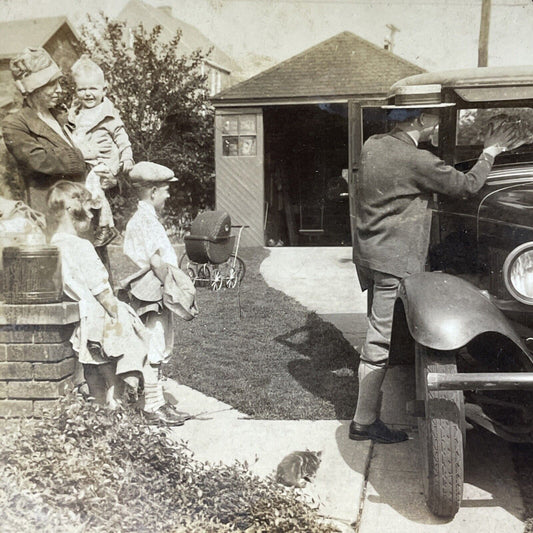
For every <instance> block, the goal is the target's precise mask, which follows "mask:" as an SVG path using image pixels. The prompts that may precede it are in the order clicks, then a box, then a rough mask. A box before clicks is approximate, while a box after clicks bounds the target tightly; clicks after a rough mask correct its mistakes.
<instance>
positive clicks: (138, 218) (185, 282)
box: [124, 161, 197, 367]
mask: <svg viewBox="0 0 533 533" xmlns="http://www.w3.org/2000/svg"><path fill="white" fill-rule="evenodd" d="M129 177H130V181H131V183H132V185H133V187H134V188H135V189H136V191H137V195H138V198H139V204H138V207H137V211H136V212H135V214H134V215H133V216H132V217H131V219H130V221H129V222H128V224H127V226H126V232H125V236H124V253H125V254H126V255H127V256H128V257H129V258H130V259H131V260H132V261H133V262H134V263H135V264H136V265H137V266H138V267H139V269H140V270H139V272H138V273H137V274H134V276H133V277H130V278H129V279H128V280H127V281H128V284H129V293H130V297H131V300H132V302H131V303H132V305H133V307H134V309H135V310H136V311H137V314H138V315H139V316H140V317H141V319H142V321H143V322H144V323H145V325H146V327H147V328H148V330H149V331H150V336H151V339H150V348H149V353H148V358H149V360H150V363H151V364H152V365H157V366H159V367H160V365H161V363H166V362H168V360H169V359H170V356H171V354H172V349H173V345H174V320H173V312H172V311H174V312H176V305H175V304H176V301H177V303H178V304H180V305H179V308H180V310H182V311H183V314H181V313H179V312H178V314H179V316H181V318H184V319H186V320H190V319H191V318H193V317H194V316H195V315H196V313H197V311H196V303H195V289H194V285H193V284H192V282H191V281H190V280H189V279H188V277H186V276H185V275H184V274H183V276H184V277H185V279H183V278H180V280H179V281H178V285H179V287H175V286H173V285H175V283H174V275H176V273H177V275H179V274H182V273H181V271H180V270H179V268H178V258H177V256H176V252H175V251H174V248H173V247H172V244H171V243H170V240H169V238H168V235H167V233H166V231H165V228H164V227H163V225H162V224H161V222H160V221H159V218H158V213H159V212H161V211H162V209H163V207H164V205H165V201H166V200H167V198H169V197H170V195H169V183H170V182H173V181H177V178H176V177H175V176H174V172H173V171H172V170H170V169H169V168H167V167H164V166H162V165H158V164H156V163H150V162H147V161H142V162H140V163H137V164H136V165H134V166H133V169H132V170H131V171H130V174H129ZM169 278H172V279H169ZM169 285H171V286H173V289H170V292H172V293H173V294H170V295H169V294H168V292H169V289H168V287H169ZM176 293H179V296H178V297H177V298H176V297H174V296H175V294H176ZM169 296H170V298H167V297H169ZM172 304H174V305H172ZM171 309H172V310H171Z"/></svg>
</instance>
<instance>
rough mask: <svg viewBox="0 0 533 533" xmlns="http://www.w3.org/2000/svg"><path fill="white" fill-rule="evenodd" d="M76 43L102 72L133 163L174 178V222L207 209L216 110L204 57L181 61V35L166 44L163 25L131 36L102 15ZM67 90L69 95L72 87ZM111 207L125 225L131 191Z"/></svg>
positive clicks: (118, 195)
mask: <svg viewBox="0 0 533 533" xmlns="http://www.w3.org/2000/svg"><path fill="white" fill-rule="evenodd" d="M81 36H82V46H83V49H82V50H81V51H82V52H85V53H88V54H89V55H90V57H91V59H93V61H95V62H96V63H97V64H98V65H100V67H101V68H102V70H103V71H104V74H105V76H106V81H107V84H108V89H107V95H108V97H109V99H110V100H111V101H112V102H113V103H114V104H115V106H116V108H117V109H118V111H119V113H120V115H121V118H122V120H123V122H124V125H125V128H126V131H127V132H128V135H129V137H130V141H131V143H132V149H133V155H134V158H135V160H136V161H152V162H155V163H159V164H162V165H165V166H167V167H169V168H171V169H172V170H174V172H175V174H176V176H177V177H178V178H179V182H178V183H177V184H176V185H175V186H173V188H172V189H171V198H170V200H169V201H168V202H167V207H168V211H169V216H170V219H171V220H172V222H174V223H179V219H180V218H183V217H185V218H187V217H190V216H194V215H195V214H196V212H197V211H198V210H199V209H204V208H210V207H212V204H213V200H214V194H213V190H214V149H213V111H212V108H211V106H210V103H209V99H208V98H209V94H208V89H207V84H206V76H205V75H204V74H202V63H203V62H204V60H205V57H206V56H205V55H204V54H203V53H202V52H201V51H195V52H193V53H192V54H190V55H181V56H180V55H178V54H177V53H176V49H177V46H178V44H179V41H180V38H181V34H180V33H179V32H178V33H177V34H176V35H175V36H174V38H173V39H171V40H170V41H168V42H165V41H164V40H163V39H162V38H161V27H160V26H157V27H155V28H154V29H153V30H152V31H150V32H148V31H146V30H145V29H144V28H143V26H142V25H139V26H138V27H136V28H134V29H128V28H127V27H126V26H125V23H124V22H120V21H115V20H111V19H108V18H107V17H105V16H104V15H100V16H99V17H97V18H90V19H89V22H88V23H87V24H86V25H85V26H84V27H83V28H82V31H81ZM67 83H68V84H69V85H70V86H71V90H72V89H73V85H72V84H73V82H72V80H70V81H68V82H67ZM69 92H70V91H69ZM71 94H72V93H71ZM113 204H114V207H115V210H114V211H116V212H117V215H118V218H119V219H120V217H121V216H122V218H125V219H126V220H127V218H129V215H130V214H131V212H132V210H133V209H134V207H135V201H134V199H133V198H132V192H131V191H128V190H127V188H126V189H125V188H122V189H121V190H119V191H118V192H115V194H114V198H113ZM119 222H120V220H119Z"/></svg>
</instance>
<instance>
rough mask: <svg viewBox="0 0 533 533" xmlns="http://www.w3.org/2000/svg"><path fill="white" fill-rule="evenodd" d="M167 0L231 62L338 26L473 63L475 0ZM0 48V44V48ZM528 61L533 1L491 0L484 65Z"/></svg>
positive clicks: (76, 18) (9, 12) (64, 5)
mask: <svg viewBox="0 0 533 533" xmlns="http://www.w3.org/2000/svg"><path fill="white" fill-rule="evenodd" d="M145 1H147V2H148V3H151V4H152V5H156V6H160V5H168V6H171V7H172V8H173V15H174V16H175V17H177V18H180V19H182V20H184V21H185V22H187V23H189V24H192V25H194V26H195V27H197V28H198V29H199V30H200V31H202V32H203V33H204V34H205V35H206V36H208V37H209V38H210V39H211V40H212V41H213V42H214V43H215V44H216V45H217V46H218V47H220V48H221V49H222V50H224V51H225V52H227V53H228V54H229V55H231V56H232V57H233V58H234V59H235V60H236V61H237V62H243V63H245V62H247V61H250V59H251V58H252V57H253V56H266V57H270V58H272V59H274V60H275V61H276V62H279V61H283V60H285V59H287V58H289V57H291V56H293V55H296V54H298V53H300V52H303V51H304V50H306V49H307V48H309V47H311V46H314V45H315V44H318V43H319V42H321V41H324V40H326V39H328V38H330V37H332V36H333V35H336V34H338V33H340V32H342V31H351V32H353V33H355V34H357V35H359V36H360V37H363V38H364V39H367V40H369V41H370V42H372V43H374V44H376V45H378V46H383V44H384V40H385V39H386V38H387V37H389V35H390V32H389V30H388V28H387V25H388V24H392V25H394V26H395V27H396V28H398V30H399V31H397V32H396V33H395V35H394V48H393V52H394V53H395V54H398V55H399V56H401V57H403V58H404V59H407V60H409V61H412V62H413V63H416V64H417V65H419V66H421V67H423V68H425V69H427V70H439V69H450V68H463V67H474V66H476V65H477V53H478V52H477V46H478V37H479V23H480V15H481V3H482V0H145ZM126 2H127V0H90V1H88V0H77V1H76V2H74V0H0V21H9V20H15V19H21V18H35V17H44V16H56V15H68V16H69V17H70V18H71V20H72V21H73V22H74V23H75V24H79V23H81V22H83V20H85V16H86V13H88V12H91V13H95V12H97V11H98V10H103V11H104V12H105V13H106V14H108V15H109V16H111V17H113V16H116V15H117V14H118V13H119V12H120V10H121V9H122V7H123V6H124V5H125V4H126ZM0 53H1V51H0ZM527 64H532V65H533V0H492V9H491V20H490V35H489V66H502V65H527Z"/></svg>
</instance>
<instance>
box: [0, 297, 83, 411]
mask: <svg viewBox="0 0 533 533" xmlns="http://www.w3.org/2000/svg"><path fill="white" fill-rule="evenodd" d="M78 321H79V312H78V304H77V303H74V302H62V303H56V304H24V305H11V304H5V303H2V302H0V417H18V416H21V415H26V416H36V417H40V416H42V414H43V410H44V409H46V408H49V407H51V405H53V403H54V400H57V399H58V398H59V397H60V396H62V395H63V394H64V393H65V391H66V390H68V388H69V387H71V386H72V379H71V378H72V374H73V372H74V365H75V361H76V359H75V356H74V352H73V350H72V347H71V344H70V342H69V339H70V336H71V335H72V332H73V330H74V327H75V326H76V323H77V322H78Z"/></svg>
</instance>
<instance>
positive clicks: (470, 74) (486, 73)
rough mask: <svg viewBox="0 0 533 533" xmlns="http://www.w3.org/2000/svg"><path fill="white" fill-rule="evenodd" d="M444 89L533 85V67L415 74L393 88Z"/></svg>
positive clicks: (398, 82)
mask: <svg viewBox="0 0 533 533" xmlns="http://www.w3.org/2000/svg"><path fill="white" fill-rule="evenodd" d="M434 83H438V84H440V85H442V86H443V87H453V88H455V87H499V86H506V85H517V84H520V85H533V65H527V66H521V67H478V68H463V69H456V70H441V71H437V72H425V73H424V74H415V75H414V76H409V77H407V78H403V79H402V80H400V81H397V82H396V83H395V84H394V85H393V87H397V86H405V85H429V84H434Z"/></svg>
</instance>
